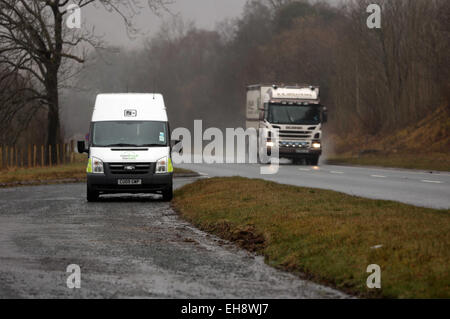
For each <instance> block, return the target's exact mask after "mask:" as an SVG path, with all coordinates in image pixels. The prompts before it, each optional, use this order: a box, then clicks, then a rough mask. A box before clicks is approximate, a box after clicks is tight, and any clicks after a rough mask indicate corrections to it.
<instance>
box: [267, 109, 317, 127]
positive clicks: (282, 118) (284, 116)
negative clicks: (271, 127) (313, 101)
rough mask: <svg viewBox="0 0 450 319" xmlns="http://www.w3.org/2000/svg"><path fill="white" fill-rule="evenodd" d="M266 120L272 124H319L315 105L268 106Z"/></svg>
mask: <svg viewBox="0 0 450 319" xmlns="http://www.w3.org/2000/svg"><path fill="white" fill-rule="evenodd" d="M267 120H268V121H269V123H273V124H300V125H313V124H319V123H320V108H319V107H318V106H317V105H286V104H270V105H269V114H268V116H267Z"/></svg>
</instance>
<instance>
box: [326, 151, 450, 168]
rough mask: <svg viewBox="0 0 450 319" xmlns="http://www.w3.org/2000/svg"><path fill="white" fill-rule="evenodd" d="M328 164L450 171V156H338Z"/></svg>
mask: <svg viewBox="0 0 450 319" xmlns="http://www.w3.org/2000/svg"><path fill="white" fill-rule="evenodd" d="M326 162H327V164H332V165H334V164H337V165H340V164H343V165H363V166H381V167H398V168H408V169H422V170H435V171H450V155H449V154H442V153H436V154H429V155H427V154H424V155H420V154H376V155H375V154H374V155H361V156H357V157H355V156H350V155H338V156H333V157H330V158H328V159H327V160H326Z"/></svg>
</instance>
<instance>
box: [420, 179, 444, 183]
mask: <svg viewBox="0 0 450 319" xmlns="http://www.w3.org/2000/svg"><path fill="white" fill-rule="evenodd" d="M422 182H424V183H434V184H442V183H443V182H441V181H429V180H427V179H423V180H422Z"/></svg>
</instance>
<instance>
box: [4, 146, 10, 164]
mask: <svg viewBox="0 0 450 319" xmlns="http://www.w3.org/2000/svg"><path fill="white" fill-rule="evenodd" d="M8 153H9V146H6V154H5V160H6V168H9V154H8Z"/></svg>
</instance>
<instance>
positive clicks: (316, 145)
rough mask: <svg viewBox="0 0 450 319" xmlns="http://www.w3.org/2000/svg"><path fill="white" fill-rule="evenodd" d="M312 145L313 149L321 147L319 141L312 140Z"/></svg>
mask: <svg viewBox="0 0 450 319" xmlns="http://www.w3.org/2000/svg"><path fill="white" fill-rule="evenodd" d="M312 147H313V148H315V149H318V148H321V147H322V145H321V144H320V143H319V142H314V143H312Z"/></svg>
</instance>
